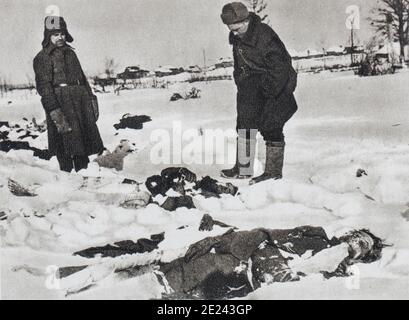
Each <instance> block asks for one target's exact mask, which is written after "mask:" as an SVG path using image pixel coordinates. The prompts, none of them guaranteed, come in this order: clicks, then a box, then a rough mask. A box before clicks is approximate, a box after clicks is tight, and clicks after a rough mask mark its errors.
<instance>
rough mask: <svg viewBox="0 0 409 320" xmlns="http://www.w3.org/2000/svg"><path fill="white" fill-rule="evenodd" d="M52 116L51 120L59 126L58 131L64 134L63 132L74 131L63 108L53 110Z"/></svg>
mask: <svg viewBox="0 0 409 320" xmlns="http://www.w3.org/2000/svg"><path fill="white" fill-rule="evenodd" d="M50 117H51V120H52V121H53V122H54V124H55V126H56V127H57V131H58V133H60V134H63V133H69V132H71V131H72V129H71V127H70V124H69V123H68V121H67V119H66V118H65V115H64V113H63V112H62V111H61V109H55V110H53V111H51V112H50Z"/></svg>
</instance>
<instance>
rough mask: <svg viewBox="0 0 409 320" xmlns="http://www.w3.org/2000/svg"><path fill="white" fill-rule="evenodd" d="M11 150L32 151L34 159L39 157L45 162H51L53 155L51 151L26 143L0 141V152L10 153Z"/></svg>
mask: <svg viewBox="0 0 409 320" xmlns="http://www.w3.org/2000/svg"><path fill="white" fill-rule="evenodd" d="M10 150H30V151H33V152H34V154H33V155H34V157H38V158H40V159H43V160H50V159H51V158H52V157H53V155H52V154H51V152H50V151H49V150H47V149H46V150H41V149H38V148H34V147H31V146H30V144H29V143H28V142H26V141H10V140H5V141H0V151H3V152H6V153H7V152H9V151H10Z"/></svg>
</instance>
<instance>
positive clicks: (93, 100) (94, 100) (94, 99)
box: [91, 95, 99, 121]
mask: <svg viewBox="0 0 409 320" xmlns="http://www.w3.org/2000/svg"><path fill="white" fill-rule="evenodd" d="M91 103H92V111H93V112H94V115H95V120H96V121H98V119H99V105H98V98H97V96H96V95H93V96H92V97H91Z"/></svg>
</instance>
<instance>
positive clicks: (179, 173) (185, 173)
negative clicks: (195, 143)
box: [161, 168, 196, 182]
mask: <svg viewBox="0 0 409 320" xmlns="http://www.w3.org/2000/svg"><path fill="white" fill-rule="evenodd" d="M161 176H162V177H164V178H165V179H168V180H174V179H178V180H179V181H182V180H184V181H187V182H196V175H195V174H194V173H193V172H192V171H190V170H188V169H186V168H167V169H165V170H163V171H162V172H161Z"/></svg>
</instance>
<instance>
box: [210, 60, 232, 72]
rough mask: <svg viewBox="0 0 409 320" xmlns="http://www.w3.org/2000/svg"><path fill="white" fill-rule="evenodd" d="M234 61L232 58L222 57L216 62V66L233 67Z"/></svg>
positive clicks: (217, 67) (218, 67)
mask: <svg viewBox="0 0 409 320" xmlns="http://www.w3.org/2000/svg"><path fill="white" fill-rule="evenodd" d="M233 65H234V62H233V59H232V58H220V59H219V61H217V62H216V63H215V65H214V66H215V68H216V69H220V68H230V67H233Z"/></svg>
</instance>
